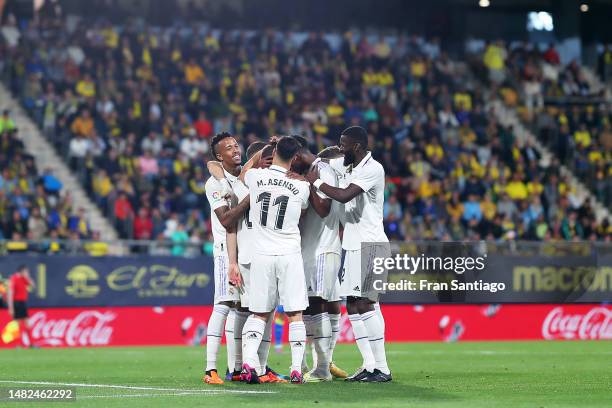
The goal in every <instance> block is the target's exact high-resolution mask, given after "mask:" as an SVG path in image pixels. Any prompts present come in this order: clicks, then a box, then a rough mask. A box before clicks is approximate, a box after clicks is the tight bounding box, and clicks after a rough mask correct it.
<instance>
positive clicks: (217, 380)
mask: <svg viewBox="0 0 612 408" xmlns="http://www.w3.org/2000/svg"><path fill="white" fill-rule="evenodd" d="M202 381H204V382H205V383H206V384H215V385H217V384H224V381H223V380H222V379H221V377H219V374H217V370H209V371H207V372H206V375H205V376H204V378H203V380H202Z"/></svg>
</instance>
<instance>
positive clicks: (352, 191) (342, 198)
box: [306, 170, 364, 209]
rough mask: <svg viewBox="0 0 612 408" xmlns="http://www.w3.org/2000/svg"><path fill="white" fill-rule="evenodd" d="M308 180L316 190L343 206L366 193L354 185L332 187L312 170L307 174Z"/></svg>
mask: <svg viewBox="0 0 612 408" xmlns="http://www.w3.org/2000/svg"><path fill="white" fill-rule="evenodd" d="M306 180H308V182H309V183H311V184H312V186H313V187H314V188H316V189H318V190H319V191H322V192H323V193H325V195H326V196H328V197H329V198H331V199H333V200H336V201H339V202H341V203H343V204H346V203H348V202H349V201H351V200H352V199H353V198H355V197H357V196H358V195H359V194H361V193H363V192H364V190H363V189H362V188H361V187H359V186H358V185H356V184H353V183H351V184H349V185H348V186H347V187H345V188H341V187H334V186H330V185H329V184H327V183H325V182H324V181H323V180H321V179H320V178H319V177H318V174H317V172H315V171H312V170H311V171H310V172H308V174H306ZM315 209H316V207H315Z"/></svg>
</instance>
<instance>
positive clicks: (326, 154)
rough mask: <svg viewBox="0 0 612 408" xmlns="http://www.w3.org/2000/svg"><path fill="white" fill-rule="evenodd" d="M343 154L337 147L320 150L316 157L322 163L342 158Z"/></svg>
mask: <svg viewBox="0 0 612 408" xmlns="http://www.w3.org/2000/svg"><path fill="white" fill-rule="evenodd" d="M343 156H344V154H343V153H342V152H341V151H340V147H339V146H329V147H326V148H325V149H323V150H321V151H320V152H319V154H317V157H319V158H320V159H321V160H323V161H327V162H328V161H330V160H331V159H337V158H339V157H343Z"/></svg>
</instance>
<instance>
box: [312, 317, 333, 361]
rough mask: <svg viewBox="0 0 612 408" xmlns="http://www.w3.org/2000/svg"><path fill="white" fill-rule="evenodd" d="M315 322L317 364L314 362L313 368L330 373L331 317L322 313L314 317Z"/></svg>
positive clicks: (314, 340) (314, 338) (314, 339)
mask: <svg viewBox="0 0 612 408" xmlns="http://www.w3.org/2000/svg"><path fill="white" fill-rule="evenodd" d="M312 320H313V321H314V337H313V343H314V349H315V356H316V360H317V361H316V363H314V362H313V366H314V367H316V368H317V370H318V371H321V370H322V371H323V372H326V373H327V372H328V371H329V342H330V340H331V323H330V321H329V315H328V314H327V313H321V314H318V315H314V316H312Z"/></svg>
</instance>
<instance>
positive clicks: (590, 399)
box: [0, 341, 612, 408]
mask: <svg viewBox="0 0 612 408" xmlns="http://www.w3.org/2000/svg"><path fill="white" fill-rule="evenodd" d="M387 352H388V359H389V363H390V366H391V369H392V371H393V376H394V380H393V382H392V383H387V384H349V383H344V382H342V381H334V382H330V383H322V384H304V385H291V384H282V385H278V384H269V385H246V384H225V385H223V386H208V385H205V384H203V383H202V382H201V376H202V366H203V362H204V348H196V347H125V348H124V347H121V348H88V349H38V350H24V349H17V350H2V351H0V387H2V388H5V387H8V386H10V387H23V386H30V387H43V386H42V385H31V384H26V383H20V382H28V381H30V382H51V383H54V384H55V383H58V384H80V385H76V392H77V401H76V403H74V402H71V403H58V402H53V403H46V404H44V403H39V402H37V403H18V404H16V405H15V404H12V403H10V404H9V403H4V402H0V406H7V407H9V406H15V407H26V406H33V407H40V406H42V405H49V404H51V405H50V406H51V407H54V408H60V407H64V406H65V407H75V406H78V407H81V406H82V407H147V408H153V407H196V406H197V407H207V406H211V407H219V408H223V407H231V406H244V407H249V408H257V407H290V406H299V407H306V406H312V407H322V406H325V407H327V406H331V407H358V408H367V407H377V408H378V407H427V408H435V407H513V408H514V407H530V408H539V407H544V408H552V407H578V406H580V407H611V406H612V342H610V341H600V342H473V343H467V342H466V343H456V344H444V343H403V344H399V343H396V344H389V345H388V347H387ZM221 354H222V357H221V361H220V367H222V368H223V371H225V358H224V355H225V351H222V353H221ZM289 359H290V356H289V353H288V352H285V353H283V354H277V353H275V352H274V351H271V353H270V363H271V365H272V366H273V367H274V368H276V369H277V370H279V371H283V372H286V371H288V366H289ZM334 359H335V361H336V362H337V364H338V365H339V366H341V367H343V368H345V369H346V370H347V371H353V370H354V369H356V368H357V366H358V365H359V363H360V357H359V354H358V351H357V348H356V346H355V345H350V344H347V345H340V346H338V348H337V350H336V353H335V357H334ZM220 371H221V370H220ZM84 384H87V385H89V386H85V385H84Z"/></svg>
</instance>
